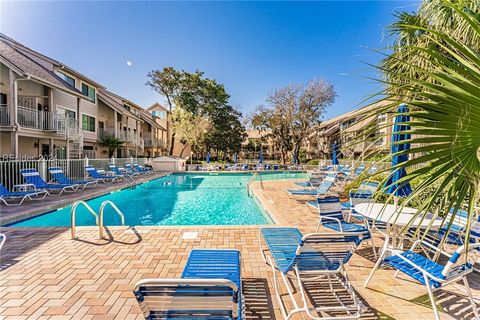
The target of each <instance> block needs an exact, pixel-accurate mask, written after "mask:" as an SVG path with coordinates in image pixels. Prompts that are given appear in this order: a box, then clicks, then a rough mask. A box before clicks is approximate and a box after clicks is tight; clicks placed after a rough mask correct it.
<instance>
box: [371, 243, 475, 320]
mask: <svg viewBox="0 0 480 320" xmlns="http://www.w3.org/2000/svg"><path fill="white" fill-rule="evenodd" d="M424 246H425V247H427V248H428V250H432V251H435V252H438V253H439V254H440V255H441V256H444V257H447V258H448V262H447V263H446V264H445V265H441V264H440V263H438V262H435V261H433V260H430V259H428V258H427V257H425V256H423V255H421V254H419V253H417V252H418V251H419V249H421V248H420V247H424ZM478 249H480V243H476V244H470V245H469V246H468V251H466V246H460V247H459V248H458V249H457V250H455V252H454V253H453V254H449V253H447V252H445V251H443V250H442V249H440V248H437V247H436V246H434V245H432V244H430V243H428V242H426V241H423V240H416V241H415V242H414V243H413V245H412V247H411V248H410V250H408V251H402V250H398V249H393V248H390V247H389V246H388V236H387V239H386V241H385V245H384V247H383V251H382V253H381V255H380V258H379V259H378V261H377V263H376V264H375V266H374V268H373V270H372V272H371V273H370V275H369V276H368V278H367V281H366V282H365V285H364V286H365V287H367V286H368V283H369V282H370V280H371V279H372V277H373V274H374V273H375V271H376V270H377V269H378V268H379V267H380V266H381V265H382V264H386V265H389V266H391V267H393V268H395V269H396V270H397V273H398V272H401V273H404V274H406V275H407V276H409V277H410V278H413V279H414V280H416V281H418V282H419V283H421V284H423V285H424V286H426V287H427V291H428V296H429V298H430V302H431V304H432V308H433V313H434V315H435V319H437V320H440V315H439V313H438V310H437V305H436V303H435V297H434V295H433V291H435V290H437V289H441V288H444V287H445V286H447V285H449V284H451V283H456V282H458V281H460V280H462V281H463V284H464V286H465V289H466V291H467V296H468V299H469V301H470V305H471V307H472V309H473V313H474V314H475V319H476V320H479V319H480V317H479V310H478V309H477V307H476V305H475V301H474V300H473V296H472V292H471V291H470V286H469V285H468V280H467V277H466V276H467V275H468V274H469V273H470V272H472V270H473V264H474V263H475V261H476V259H477V258H478V256H479V251H478Z"/></svg>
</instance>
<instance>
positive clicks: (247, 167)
mask: <svg viewBox="0 0 480 320" xmlns="http://www.w3.org/2000/svg"><path fill="white" fill-rule="evenodd" d="M242 170H244V171H248V170H249V166H248V164H247V163H244V164H242Z"/></svg>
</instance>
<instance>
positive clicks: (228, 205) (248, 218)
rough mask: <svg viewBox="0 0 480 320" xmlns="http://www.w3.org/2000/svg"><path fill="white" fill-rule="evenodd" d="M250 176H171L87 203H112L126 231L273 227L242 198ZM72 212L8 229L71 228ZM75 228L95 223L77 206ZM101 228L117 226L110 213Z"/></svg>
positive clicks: (267, 174) (59, 212)
mask: <svg viewBox="0 0 480 320" xmlns="http://www.w3.org/2000/svg"><path fill="white" fill-rule="evenodd" d="M261 175H262V179H263V180H272V179H292V178H304V177H305V176H306V174H305V173H284V172H271V173H270V172H265V173H262V174H261ZM251 176H252V173H230V174H229V173H218V174H216V173H198V174H197V173H195V174H191V173H188V174H173V175H170V176H167V177H162V178H159V179H155V180H152V181H149V182H146V183H143V184H141V185H138V186H136V187H134V188H128V189H124V190H121V191H117V192H113V193H110V194H107V195H104V196H101V197H98V198H95V199H91V200H89V201H87V203H88V204H89V205H90V206H91V207H92V208H93V209H94V210H95V211H96V212H98V211H99V208H100V205H101V203H102V202H103V201H105V200H111V201H113V202H114V203H115V204H116V205H117V207H118V208H119V209H120V210H121V211H122V212H123V214H124V215H125V224H126V225H130V226H135V225H137V226H138V225H144V226H173V225H255V224H269V223H272V221H271V219H270V218H269V216H268V214H267V213H266V212H264V211H263V210H262V209H261V207H260V205H259V204H258V203H257V202H256V200H255V199H253V198H251V197H249V196H248V194H247V190H246V184H247V183H248V180H250V178H251ZM70 209H71V207H66V208H63V209H59V210H56V211H53V212H49V213H46V214H44V215H40V216H37V217H35V218H31V219H28V220H24V221H21V222H18V223H16V224H13V225H12V226H14V227H47V226H70V225H71V222H70V219H71V214H70ZM76 217H77V218H76V221H77V225H79V226H93V225H95V219H94V218H93V216H92V215H90V214H89V213H88V212H87V211H86V209H85V208H83V207H81V206H79V207H78V208H77V214H76ZM104 224H105V225H107V226H112V225H120V224H121V221H120V218H119V217H118V215H116V214H115V212H114V211H113V209H112V208H110V207H107V209H106V210H105V213H104Z"/></svg>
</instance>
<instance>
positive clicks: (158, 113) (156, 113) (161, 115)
mask: <svg viewBox="0 0 480 320" xmlns="http://www.w3.org/2000/svg"><path fill="white" fill-rule="evenodd" d="M152 116H154V117H157V118H159V119H165V118H166V117H167V114H166V112H165V111H152Z"/></svg>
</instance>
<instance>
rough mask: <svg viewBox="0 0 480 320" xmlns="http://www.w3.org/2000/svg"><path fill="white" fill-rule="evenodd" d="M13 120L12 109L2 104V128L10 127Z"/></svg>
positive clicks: (0, 107)
mask: <svg viewBox="0 0 480 320" xmlns="http://www.w3.org/2000/svg"><path fill="white" fill-rule="evenodd" d="M11 118H12V109H11V108H10V106H8V105H6V104H0V126H9V125H10V120H11Z"/></svg>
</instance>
